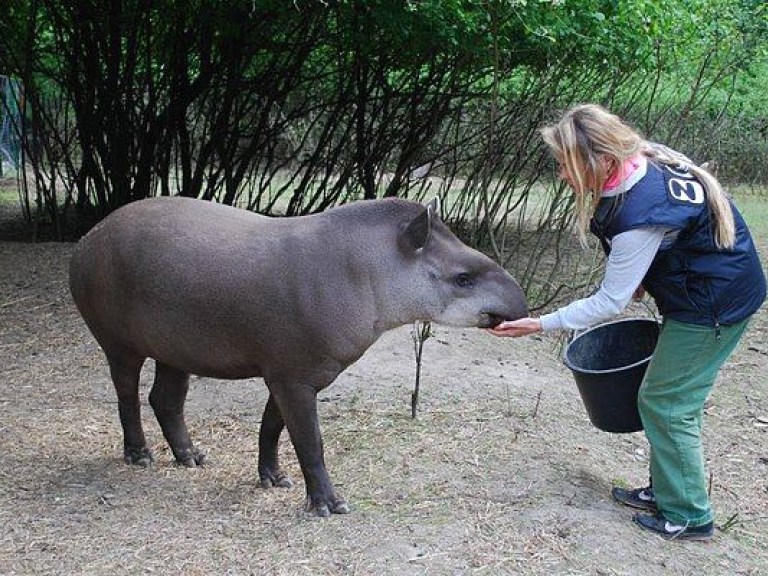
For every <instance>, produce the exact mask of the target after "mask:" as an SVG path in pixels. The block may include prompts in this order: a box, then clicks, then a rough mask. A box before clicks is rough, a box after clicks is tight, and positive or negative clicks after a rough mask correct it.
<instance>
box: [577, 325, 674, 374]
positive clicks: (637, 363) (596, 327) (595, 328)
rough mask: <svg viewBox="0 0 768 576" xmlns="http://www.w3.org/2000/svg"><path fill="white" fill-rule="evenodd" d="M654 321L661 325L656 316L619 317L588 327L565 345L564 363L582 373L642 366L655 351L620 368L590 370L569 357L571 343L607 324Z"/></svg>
mask: <svg viewBox="0 0 768 576" xmlns="http://www.w3.org/2000/svg"><path fill="white" fill-rule="evenodd" d="M637 321H640V322H652V323H654V324H656V326H657V327H661V322H659V321H658V320H657V319H655V318H643V317H638V318H619V319H617V320H610V321H608V322H603V323H602V324H597V325H596V326H591V327H590V328H587V329H586V330H584V332H581V333H580V334H578V335H577V336H575V337H574V338H572V339H571V341H570V342H568V345H567V346H566V347H565V351H564V352H563V363H564V364H565V365H566V366H567V367H568V368H569V369H570V370H572V371H573V372H578V373H580V374H612V373H615V372H621V371H624V370H629V369H632V368H636V367H638V366H642V365H643V364H645V363H647V362H649V361H650V359H651V358H652V357H653V352H651V353H650V354H649V355H648V356H646V357H645V358H642V359H640V360H638V361H637V362H634V363H632V364H628V365H626V366H621V367H620V368H609V369H607V370H588V369H586V368H580V367H578V366H574V365H573V363H571V361H570V360H569V359H568V349H569V348H570V347H571V344H573V343H574V342H575V341H576V340H578V339H579V338H581V337H582V336H584V335H586V334H589V333H590V332H593V331H595V330H598V329H600V328H605V327H606V326H612V325H614V324H622V323H624V322H637Z"/></svg>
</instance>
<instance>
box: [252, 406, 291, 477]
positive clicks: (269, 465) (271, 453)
mask: <svg viewBox="0 0 768 576" xmlns="http://www.w3.org/2000/svg"><path fill="white" fill-rule="evenodd" d="M283 428H285V423H284V422H283V416H282V414H280V409H279V408H278V407H277V403H276V402H275V398H274V396H272V394H270V395H269V399H268V400H267V405H266V406H265V407H264V415H263V416H262V417H261V427H260V428H259V479H260V480H261V485H262V486H263V487H264V488H272V487H273V486H279V487H281V488H290V487H291V486H293V482H291V479H290V478H289V477H288V476H286V475H285V473H283V471H282V470H280V465H279V464H278V455H277V443H278V441H279V440H280V433H281V432H282V431H283Z"/></svg>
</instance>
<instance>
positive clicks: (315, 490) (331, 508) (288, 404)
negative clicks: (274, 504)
mask: <svg viewBox="0 0 768 576" xmlns="http://www.w3.org/2000/svg"><path fill="white" fill-rule="evenodd" d="M267 385H268V386H269V390H270V392H271V394H272V395H273V396H274V398H275V401H276V402H277V406H278V408H279V409H280V413H281V414H282V416H283V420H284V422H285V426H286V427H287V428H288V433H289V434H290V436H291V442H292V443H293V448H294V450H296V456H297V457H298V460H299V465H300V466H301V471H302V473H303V475H304V482H305V484H306V486H307V501H306V505H305V509H306V511H308V512H314V513H315V514H317V515H318V516H330V514H331V513H333V514H346V513H348V512H349V507H348V506H347V503H346V502H344V500H343V499H342V498H340V497H338V496H337V495H336V492H335V490H334V488H333V484H331V479H330V478H329V477H328V472H327V470H326V469H325V459H324V456H323V439H322V436H321V435H320V426H319V424H318V421H317V390H315V388H314V387H312V386H310V385H307V384H299V383H296V382H268V383H267Z"/></svg>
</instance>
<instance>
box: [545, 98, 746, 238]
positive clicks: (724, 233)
mask: <svg viewBox="0 0 768 576" xmlns="http://www.w3.org/2000/svg"><path fill="white" fill-rule="evenodd" d="M541 136H542V138H543V139H544V142H545V143H546V144H547V146H548V147H549V148H550V150H551V151H552V154H553V155H554V156H555V158H556V159H557V161H558V162H559V163H560V164H561V165H562V166H563V167H564V168H565V170H566V171H567V172H568V174H569V176H570V178H571V185H572V186H573V188H574V192H575V193H576V221H577V230H578V232H579V237H580V238H581V240H582V243H585V242H586V236H587V231H588V230H589V222H590V219H591V218H592V215H593V214H594V212H595V209H596V208H597V204H598V203H599V202H600V198H601V194H602V190H603V188H604V187H605V183H606V181H607V180H608V179H609V178H610V176H611V175H612V174H613V171H614V170H616V169H618V167H620V166H622V165H623V163H624V161H625V160H627V159H628V158H631V157H632V156H635V155H637V154H640V153H642V154H644V155H645V156H647V157H648V158H650V159H651V160H653V161H655V162H657V163H661V164H667V165H670V166H677V167H679V166H681V165H682V166H683V167H684V168H685V169H686V170H687V171H688V172H690V173H691V174H693V176H695V177H696V179H697V180H699V182H701V184H702V185H703V186H704V189H705V190H706V197H707V206H708V208H709V211H710V214H711V215H712V218H713V220H714V223H715V226H714V240H715V245H716V246H717V247H718V248H721V249H722V248H727V249H730V248H733V245H734V243H735V237H736V226H735V224H734V220H733V211H732V209H731V204H730V202H729V200H728V196H727V194H726V193H725V190H724V189H723V187H722V186H721V185H720V182H719V181H718V180H717V178H715V176H713V175H712V174H711V173H709V172H708V171H707V170H705V169H704V168H702V167H700V166H696V165H695V164H694V163H693V162H691V161H690V160H689V159H688V158H687V157H685V156H684V155H682V154H680V153H678V152H675V151H674V150H671V149H670V148H667V147H666V146H661V145H658V144H653V143H651V142H648V141H647V140H645V139H644V138H643V137H642V136H641V135H640V134H639V133H638V132H637V131H636V130H634V129H633V128H631V127H630V126H629V125H627V124H626V123H625V122H624V121H622V120H621V118H619V117H618V116H616V115H615V114H612V113H611V112H609V111H608V110H606V109H605V108H603V107H602V106H599V105H597V104H579V105H577V106H574V107H573V108H571V109H570V110H568V111H567V112H566V113H565V114H564V115H563V117H562V118H561V119H560V120H559V121H558V122H556V123H555V124H552V125H550V126H545V127H544V128H542V129H541Z"/></svg>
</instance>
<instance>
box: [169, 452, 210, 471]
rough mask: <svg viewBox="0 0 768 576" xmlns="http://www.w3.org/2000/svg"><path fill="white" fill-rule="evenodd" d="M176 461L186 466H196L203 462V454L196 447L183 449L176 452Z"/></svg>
mask: <svg viewBox="0 0 768 576" xmlns="http://www.w3.org/2000/svg"><path fill="white" fill-rule="evenodd" d="M176 462H178V463H179V464H181V465H183V466H185V467H187V468H197V467H198V466H202V465H203V464H205V454H203V453H202V452H200V451H199V450H198V449H197V448H192V449H191V450H183V451H180V452H179V453H178V454H176Z"/></svg>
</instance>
